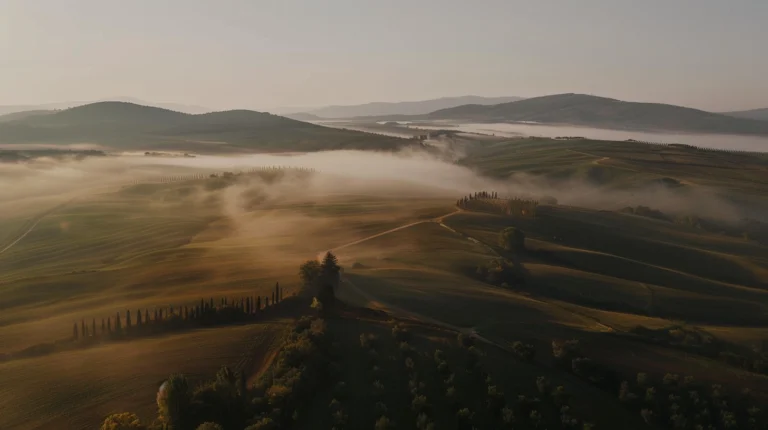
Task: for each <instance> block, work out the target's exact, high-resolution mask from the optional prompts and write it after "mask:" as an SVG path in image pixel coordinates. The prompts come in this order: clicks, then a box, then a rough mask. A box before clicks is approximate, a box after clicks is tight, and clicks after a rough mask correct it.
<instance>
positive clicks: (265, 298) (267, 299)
mask: <svg viewBox="0 0 768 430" xmlns="http://www.w3.org/2000/svg"><path fill="white" fill-rule="evenodd" d="M264 301H265V302H266V303H265V304H264V307H265V308H268V307H269V297H264Z"/></svg>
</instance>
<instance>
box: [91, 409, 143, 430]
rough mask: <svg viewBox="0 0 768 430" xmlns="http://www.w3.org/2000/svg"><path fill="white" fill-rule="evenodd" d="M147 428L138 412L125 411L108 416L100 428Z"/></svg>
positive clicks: (121, 429)
mask: <svg viewBox="0 0 768 430" xmlns="http://www.w3.org/2000/svg"><path fill="white" fill-rule="evenodd" d="M146 428H147V427H146V426H144V425H143V424H142V423H141V421H140V420H139V417H138V416H136V414H134V413H130V412H123V413H121V414H112V415H109V416H108V417H106V418H105V419H104V421H103V422H102V423H101V427H100V430H145V429H146Z"/></svg>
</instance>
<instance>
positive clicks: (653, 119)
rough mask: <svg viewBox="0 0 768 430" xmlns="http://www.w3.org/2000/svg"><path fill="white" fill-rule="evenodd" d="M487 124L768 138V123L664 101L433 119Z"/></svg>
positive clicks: (543, 100) (558, 100)
mask: <svg viewBox="0 0 768 430" xmlns="http://www.w3.org/2000/svg"><path fill="white" fill-rule="evenodd" d="M427 117H428V118H433V119H457V120H470V121H482V122H504V121H535V122H541V123H565V124H574V125H584V126H592V127H607V128H619V129H642V130H669V131H687V132H698V133H737V134H768V123H765V122H761V121H755V120H751V119H744V118H734V117H732V116H727V115H722V114H716V113H711V112H705V111H701V110H698V109H691V108H686V107H681V106H673V105H665V104H659V103H636V102H625V101H621V100H614V99H609V98H605V97H596V96H589V95H584V94H558V95H552V96H544V97H535V98H531V99H525V100H520V101H516V102H511V103H502V104H497V105H492V106H481V105H465V106H458V107H455V108H449V109H442V110H438V111H435V112H432V113H430V114H429V115H427Z"/></svg>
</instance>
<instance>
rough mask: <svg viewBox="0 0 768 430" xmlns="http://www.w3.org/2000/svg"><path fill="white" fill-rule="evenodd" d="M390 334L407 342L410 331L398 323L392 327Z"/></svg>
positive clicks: (398, 339)
mask: <svg viewBox="0 0 768 430" xmlns="http://www.w3.org/2000/svg"><path fill="white" fill-rule="evenodd" d="M392 336H393V337H394V338H395V339H396V340H397V341H399V342H407V341H408V340H410V338H411V332H410V331H409V330H408V329H407V328H406V327H403V326H402V325H400V324H395V325H394V326H393V327H392Z"/></svg>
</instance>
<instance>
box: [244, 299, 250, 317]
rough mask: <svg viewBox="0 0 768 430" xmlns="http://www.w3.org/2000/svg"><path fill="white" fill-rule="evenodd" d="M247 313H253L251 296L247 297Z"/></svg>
mask: <svg viewBox="0 0 768 430" xmlns="http://www.w3.org/2000/svg"><path fill="white" fill-rule="evenodd" d="M245 314H246V315H250V314H251V298H250V297H246V298H245Z"/></svg>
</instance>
